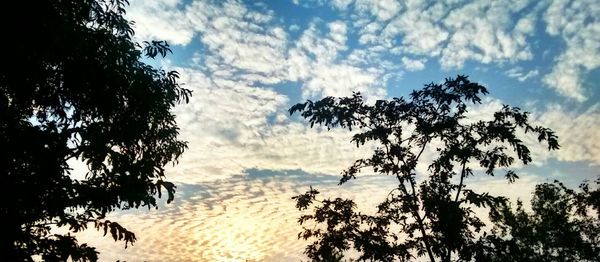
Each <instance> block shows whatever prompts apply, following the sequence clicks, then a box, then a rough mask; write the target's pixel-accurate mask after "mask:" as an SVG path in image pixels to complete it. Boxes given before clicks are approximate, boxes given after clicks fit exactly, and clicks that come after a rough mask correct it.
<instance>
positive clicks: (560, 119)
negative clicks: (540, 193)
mask: <svg viewBox="0 0 600 262" xmlns="http://www.w3.org/2000/svg"><path fill="white" fill-rule="evenodd" d="M281 3H283V4H284V5H285V4H287V5H289V6H292V7H293V5H298V6H302V8H307V9H306V10H304V11H306V12H308V16H310V11H312V10H313V8H314V9H316V8H321V9H320V10H319V11H320V12H321V13H323V14H328V13H329V12H334V13H335V14H334V15H331V16H330V17H308V18H306V19H307V21H300V20H293V21H290V20H286V17H285V15H282V14H281V13H280V11H281V10H276V9H274V7H272V6H269V3H268V2H264V3H263V2H254V1H250V2H242V1H235V0H226V1H183V0H156V1H141V0H135V1H132V3H131V6H130V8H129V9H128V17H129V18H130V19H132V20H135V21H136V27H135V29H136V36H137V37H138V39H139V40H140V41H141V40H148V39H164V40H167V41H169V42H170V43H171V44H173V45H174V46H175V47H176V48H178V47H185V49H186V50H188V51H189V50H192V51H191V52H190V53H191V55H190V57H189V59H187V60H185V59H184V60H183V61H171V62H170V64H167V66H168V67H169V68H171V69H175V70H177V71H179V72H180V73H181V82H182V83H183V84H185V86H186V87H188V88H190V89H192V90H193V91H194V95H193V97H192V100H191V101H190V104H188V105H182V106H178V107H177V108H176V109H175V111H174V112H175V114H176V115H177V121H178V123H179V125H180V127H181V136H182V138H183V139H184V140H187V141H189V146H190V148H189V150H188V151H187V152H186V153H185V154H184V156H183V157H182V159H181V161H180V163H179V164H178V165H177V166H174V167H169V169H168V177H169V179H171V180H173V181H175V182H176V183H177V185H178V195H177V197H176V200H175V202H174V203H173V204H171V205H166V206H163V207H161V208H160V209H159V210H158V211H156V210H152V211H151V212H147V211H144V210H140V211H125V212H120V213H116V214H114V218H116V219H118V220H119V221H123V224H124V225H126V226H128V227H130V229H132V230H134V231H135V232H136V233H137V234H138V238H139V242H138V243H136V245H135V246H133V247H130V248H128V249H127V250H122V249H121V243H114V242H112V241H111V240H109V239H106V238H105V239H101V240H98V237H97V236H98V233H97V232H93V231H90V232H85V233H84V237H85V238H86V239H89V240H90V242H93V243H97V242H98V241H100V242H101V243H100V251H101V252H102V257H101V259H102V260H109V261H110V260H113V261H114V260H117V259H120V260H127V261H138V260H148V261H244V260H258V261H286V260H288V261H298V260H300V259H302V258H303V257H302V249H303V248H304V246H305V244H306V243H305V242H303V241H299V240H297V239H296V236H297V233H298V232H299V231H300V226H299V225H297V223H296V220H297V217H298V215H299V213H298V211H296V210H295V209H294V205H293V202H292V200H291V199H290V197H291V196H293V195H296V194H299V193H302V192H303V191H305V190H306V189H307V187H308V186H309V185H314V186H316V187H317V188H319V189H320V190H321V191H323V192H327V195H328V196H337V195H343V196H345V197H352V198H355V199H358V202H359V203H361V205H362V206H364V207H373V206H374V205H373V203H376V202H378V201H379V200H380V199H381V198H382V197H383V196H384V195H385V194H387V192H388V191H387V190H385V189H387V188H388V187H389V188H391V187H393V184H390V183H391V181H392V180H389V179H388V178H385V177H379V176H372V175H371V174H369V173H368V172H366V173H365V174H364V177H361V178H359V181H357V182H351V183H350V184H348V185H346V186H344V187H342V188H339V187H337V186H335V184H337V177H334V176H332V175H337V174H339V173H340V171H341V170H342V169H344V168H346V167H348V166H349V165H350V164H351V163H352V162H353V160H355V159H357V158H360V157H364V156H366V155H367V154H368V153H369V152H370V151H371V149H372V147H370V146H368V147H365V148H361V149H357V148H356V146H355V145H353V144H351V143H350V138H351V136H352V132H348V131H344V130H338V129H333V130H330V131H327V130H324V129H322V128H309V127H308V126H307V125H306V123H305V122H304V121H301V120H299V118H298V117H297V116H292V117H290V116H289V114H288V112H287V109H288V108H289V107H290V106H291V105H292V104H294V103H296V102H300V101H302V100H305V99H313V100H314V99H319V98H321V97H323V96H330V95H331V96H344V95H350V94H351V93H352V92H354V91H360V92H361V93H363V94H364V95H365V96H366V97H367V99H368V100H369V101H370V102H372V101H374V100H376V99H380V98H387V97H389V94H390V93H394V92H395V93H394V94H397V93H398V90H394V89H392V88H390V87H388V85H389V84H390V83H395V82H394V81H397V80H399V79H400V80H402V79H403V77H406V76H407V75H409V74H428V73H431V70H438V69H439V70H442V71H443V72H446V71H444V70H461V69H465V68H468V67H469V64H470V63H471V64H473V63H474V64H477V65H481V66H488V67H491V68H494V69H495V70H496V72H499V73H498V77H505V78H507V79H509V80H512V81H514V82H517V83H523V85H522V86H524V87H528V88H530V89H535V90H536V92H547V93H548V94H550V95H554V96H555V97H556V99H554V100H553V101H552V102H549V103H547V102H546V101H527V100H526V102H527V103H529V102H530V103H529V104H527V105H531V106H532V107H533V110H532V111H533V113H532V115H531V117H532V119H533V120H534V121H536V123H539V124H542V125H545V126H548V127H550V128H553V129H555V130H556V131H557V132H558V134H559V136H560V138H561V145H562V149H561V150H559V151H557V152H555V153H551V154H549V153H548V152H547V150H546V148H544V147H543V146H532V147H531V149H532V153H533V154H534V160H536V162H534V164H535V165H536V166H540V165H542V164H553V163H554V164H555V163H556V162H561V163H562V162H566V163H571V162H577V163H585V164H587V165H591V167H590V168H591V169H590V170H596V169H594V167H597V165H598V164H600V162H599V159H600V150H599V148H600V144H599V142H598V141H600V137H599V133H598V132H596V130H598V128H600V122H599V121H598V119H600V110H599V108H600V104H599V103H598V102H597V101H593V100H592V99H590V97H592V98H593V94H594V92H597V90H594V89H593V87H592V88H590V86H591V85H590V84H589V83H587V82H586V81H585V79H588V78H589V77H588V75H589V74H590V72H594V70H598V67H600V60H599V59H600V54H599V52H600V44H599V43H600V38H599V36H600V31H599V30H600V29H599V28H600V22H599V21H598V17H600V11H599V10H600V5H599V4H597V3H595V1H593V0H581V1H560V0H557V1H534V0H511V1H505V2H502V3H500V2H498V1H484V0H475V1H460V0H459V1H447V2H439V1H419V0H414V1H393V0H382V1H366V0H334V1H290V2H285V1H282V2H281ZM290 8H291V7H290ZM298 8H300V7H298ZM540 35H543V36H544V37H551V38H555V39H558V40H557V41H559V43H561V44H562V45H564V47H563V48H554V49H553V48H549V47H545V46H544V45H543V41H542V40H539V39H538V37H540ZM545 56H549V57H548V58H544V57H545ZM540 59H541V60H540ZM544 59H545V60H544ZM539 61H542V62H544V63H547V64H548V65H547V66H544V65H542V64H540V63H538V62H539ZM430 67H434V68H433V69H432V68H430ZM491 71H493V70H491ZM436 78H437V77H436ZM437 80H439V79H435V78H427V79H424V80H423V81H422V83H425V82H430V81H437ZM473 80H474V81H478V79H473ZM497 85H499V84H497V83H495V82H490V83H486V86H488V87H494V86H497ZM418 87H419V86H411V88H418ZM542 87H548V88H542ZM596 88H597V86H596ZM401 91H407V90H401ZM519 91H520V90H519ZM495 93H496V92H494V93H493V94H495ZM547 93H544V94H547ZM518 94H520V93H518ZM590 100H591V101H590ZM521 102H523V101H522V100H521ZM503 103H507V104H512V103H513V101H511V100H510V97H509V96H504V97H502V98H498V97H496V98H488V99H486V100H485V101H484V104H482V105H480V106H476V107H474V108H473V109H472V110H471V112H470V117H471V118H472V119H489V118H490V117H491V114H490V113H491V112H493V111H494V110H496V109H499V108H500V107H501V106H502V104H503ZM525 109H528V108H525ZM573 130H576V131H575V132H574V131H573ZM527 139H528V142H530V143H529V144H531V145H534V144H535V143H536V141H535V140H536V139H535V138H531V137H529V138H527ZM433 146H435V145H433ZM434 149H435V148H431V151H428V152H427V153H426V154H425V155H424V156H423V159H424V160H431V159H432V158H433V153H434ZM519 168H520V167H517V169H519ZM80 169H84V168H80ZM300 169H301V170H302V171H299V170H300ZM425 169H426V165H421V166H420V167H419V170H420V171H425ZM517 171H518V172H519V174H521V176H522V177H523V179H521V180H520V181H518V182H517V183H516V184H513V185H507V184H506V182H505V181H503V180H498V179H493V178H488V177H485V178H474V179H473V180H469V181H467V182H468V185H469V186H472V187H473V188H479V189H483V190H489V191H491V192H493V193H497V194H506V192H510V194H511V196H512V197H513V198H517V197H519V198H523V199H527V198H528V196H529V192H530V191H531V189H533V186H534V185H535V184H536V183H539V182H542V181H546V180H547V179H546V178H545V177H544V176H543V175H542V174H539V173H535V172H536V169H535V168H533V169H528V170H527V171H523V170H517ZM367 210H368V209H367ZM92 239H93V241H92Z"/></svg>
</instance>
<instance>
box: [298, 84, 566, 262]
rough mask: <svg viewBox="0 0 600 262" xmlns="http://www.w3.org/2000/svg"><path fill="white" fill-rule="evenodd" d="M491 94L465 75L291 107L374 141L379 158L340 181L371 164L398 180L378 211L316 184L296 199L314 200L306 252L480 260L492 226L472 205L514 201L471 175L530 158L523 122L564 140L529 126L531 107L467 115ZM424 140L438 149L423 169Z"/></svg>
mask: <svg viewBox="0 0 600 262" xmlns="http://www.w3.org/2000/svg"><path fill="white" fill-rule="evenodd" d="M487 93H488V92H487V90H486V88H485V87H483V86H481V85H479V84H477V83H473V82H470V81H469V80H468V79H467V77H465V76H458V77H456V78H455V79H446V81H445V82H444V83H443V84H434V83H431V84H428V85H425V87H424V88H423V89H421V90H418V91H413V92H412V93H411V95H410V99H409V100H405V99H404V98H394V99H391V100H378V101H376V102H375V103H374V104H373V105H369V104H367V103H365V101H363V98H362V96H361V95H360V94H358V93H355V94H354V95H353V96H352V97H345V98H333V97H326V98H324V99H322V100H320V101H317V102H312V101H308V102H306V103H301V104H297V105H295V106H293V107H292V108H291V109H290V114H293V113H294V112H297V111H299V112H301V115H302V117H304V118H306V119H308V121H309V122H310V124H311V126H313V125H315V124H319V125H323V126H326V127H327V128H334V127H338V126H339V127H341V128H347V129H349V130H353V129H357V128H358V133H356V134H355V135H354V136H353V137H352V142H354V143H356V145H357V147H361V146H363V145H365V143H367V142H372V143H374V145H376V149H375V150H374V152H373V155H372V156H371V157H369V158H364V159H358V160H356V162H354V164H353V165H352V166H350V167H349V168H348V169H346V170H344V171H343V172H342V177H341V180H340V185H341V184H343V183H345V182H347V181H349V180H351V179H355V178H356V176H357V174H358V173H359V172H361V171H362V170H363V169H365V168H370V169H371V170H372V171H373V172H374V173H379V174H384V175H390V176H394V177H395V178H396V179H397V182H398V185H397V186H396V187H395V188H393V189H392V190H391V191H390V192H389V194H388V195H387V198H386V199H385V201H383V202H382V203H380V204H379V205H378V206H377V210H378V211H377V212H376V213H375V214H364V213H361V212H358V211H357V210H356V209H355V207H356V206H355V203H354V201H353V200H351V199H342V198H335V199H323V200H317V198H316V195H317V194H318V193H319V192H318V191H317V190H315V189H312V188H311V189H310V190H309V191H308V192H307V193H305V194H303V195H299V196H296V197H294V198H295V199H296V201H297V202H296V206H297V208H299V209H300V210H304V209H307V208H309V207H311V206H314V208H315V210H314V213H312V214H307V215H303V216H301V217H300V219H299V222H300V224H306V223H309V224H310V226H304V231H303V232H302V233H300V234H299V237H301V238H304V239H312V240H314V242H312V244H310V245H309V246H308V247H307V248H306V250H305V252H306V254H307V255H308V257H309V258H311V259H312V260H315V261H326V260H328V256H330V254H337V253H339V252H344V251H347V250H349V249H355V250H357V251H358V254H359V257H358V259H359V260H375V261H391V260H400V261H409V260H411V259H412V258H413V257H414V256H415V255H416V256H419V257H420V256H427V257H428V259H429V260H431V261H437V260H441V261H450V260H453V259H460V260H466V261H469V260H471V259H474V258H475V255H476V254H477V250H479V249H480V246H481V243H480V241H478V240H477V236H476V235H477V234H478V233H480V231H481V230H482V229H483V227H484V226H485V224H484V223H483V222H482V220H481V219H480V218H478V217H477V216H476V215H475V213H474V211H473V208H474V207H486V208H489V210H490V212H491V214H498V213H499V212H500V211H502V210H504V209H503V208H504V206H505V205H506V201H507V199H506V198H505V197H501V196H500V197H497V196H491V195H489V194H488V193H480V192H475V191H474V190H473V189H472V188H469V187H468V185H467V183H466V182H467V178H468V177H470V176H473V175H475V174H478V173H484V174H487V175H492V176H493V175H494V174H496V173H495V172H496V169H497V168H502V169H504V170H506V168H508V167H510V166H511V165H512V164H513V163H514V162H515V160H518V161H521V162H522V163H523V164H528V163H529V162H531V160H532V159H531V154H530V151H529V149H528V148H527V146H526V145H525V144H524V143H523V141H522V140H521V138H519V137H518V135H517V134H518V131H519V130H522V131H523V132H524V133H529V134H530V133H533V134H535V135H536V136H537V138H538V140H539V141H540V142H541V141H546V142H547V145H548V149H549V150H555V149H558V148H559V145H558V142H557V137H556V135H555V134H554V132H553V131H551V130H550V129H547V128H544V127H540V126H532V125H530V124H529V122H528V114H527V113H526V112H522V111H521V110H520V109H519V108H517V107H510V106H506V105H505V106H504V107H503V108H502V109H501V110H499V111H498V112H495V113H494V115H493V119H492V120H489V121H483V120H481V121H474V120H469V119H465V118H466V116H465V114H466V113H467V110H468V107H469V106H470V105H473V104H479V103H481V98H480V96H481V95H485V94H487ZM426 148H429V149H431V150H433V152H435V157H434V159H433V160H432V162H431V163H428V164H429V165H428V168H427V174H423V173H421V174H418V172H417V170H416V168H417V164H418V163H419V162H420V161H423V160H422V159H421V157H422V154H423V152H425V150H426ZM515 157H516V159H515ZM474 168H479V169H481V172H479V171H477V170H474ZM504 175H505V176H506V178H507V179H508V181H510V182H513V181H514V180H515V179H517V178H518V176H517V174H516V173H515V172H514V171H512V170H508V171H507V172H505V173H504ZM315 201H317V202H318V203H315Z"/></svg>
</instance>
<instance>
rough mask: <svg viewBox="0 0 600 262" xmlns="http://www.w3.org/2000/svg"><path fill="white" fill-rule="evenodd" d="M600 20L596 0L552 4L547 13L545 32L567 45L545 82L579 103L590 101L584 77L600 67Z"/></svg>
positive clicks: (561, 1) (555, 2) (599, 11)
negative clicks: (559, 38)
mask: <svg viewBox="0 0 600 262" xmlns="http://www.w3.org/2000/svg"><path fill="white" fill-rule="evenodd" d="M599 17H600V5H598V3H597V2H596V1H594V0H589V1H588V0H583V1H563V0H560V1H551V2H550V6H549V7H548V9H547V10H546V12H545V13H544V20H545V21H546V23H547V27H546V32H548V34H550V35H553V36H560V37H561V38H562V39H563V40H564V41H565V43H566V50H565V51H563V52H562V53H561V54H560V55H559V56H558V57H557V58H555V61H556V64H555V65H554V67H553V68H552V71H551V72H550V73H549V74H547V75H546V76H544V78H543V80H544V83H546V84H547V85H548V86H550V87H551V88H553V89H554V90H556V91H557V92H558V93H559V94H561V95H563V96H566V97H569V98H572V99H574V100H576V101H579V102H582V101H585V100H587V95H586V91H585V89H584V86H583V84H584V83H583V80H582V77H583V76H584V74H586V73H587V72H590V71H591V70H593V69H596V68H598V67H600V20H599Z"/></svg>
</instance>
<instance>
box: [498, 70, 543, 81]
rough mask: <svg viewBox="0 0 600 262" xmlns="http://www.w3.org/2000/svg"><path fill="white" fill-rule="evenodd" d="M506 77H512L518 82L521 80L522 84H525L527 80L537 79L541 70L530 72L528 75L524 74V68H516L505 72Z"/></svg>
mask: <svg viewBox="0 0 600 262" xmlns="http://www.w3.org/2000/svg"><path fill="white" fill-rule="evenodd" d="M505 74H506V76H508V77H511V78H516V79H517V80H519V81H520V82H524V81H525V80H527V79H530V78H533V77H536V76H538V75H539V74H540V72H539V70H537V69H534V70H530V71H528V72H527V73H525V72H523V68H521V67H514V68H511V69H509V70H507V71H506V72H505Z"/></svg>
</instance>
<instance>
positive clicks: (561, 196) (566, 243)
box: [478, 179, 600, 262]
mask: <svg viewBox="0 0 600 262" xmlns="http://www.w3.org/2000/svg"><path fill="white" fill-rule="evenodd" d="M598 185H600V179H598V180H596V182H595V187H594V188H591V187H590V184H589V183H583V184H581V186H580V190H579V192H576V191H574V190H571V189H569V188H567V187H566V186H565V185H564V184H562V183H560V182H558V181H554V183H552V184H550V183H544V184H540V185H537V186H536V188H535V192H534V195H533V198H532V200H531V208H532V212H531V213H528V212H526V211H525V209H524V208H523V204H522V203H521V202H518V203H517V208H516V210H514V211H513V210H512V209H511V208H510V206H504V207H503V208H502V210H501V211H500V212H498V213H496V214H495V215H494V216H492V217H491V219H492V221H493V223H494V228H493V229H492V231H491V234H489V235H487V236H486V237H484V238H482V240H481V244H482V245H481V246H482V249H481V252H480V254H479V257H478V258H479V260H480V261H499V262H500V261H540V262H542V261H557V262H558V261H598V259H600V187H598Z"/></svg>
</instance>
